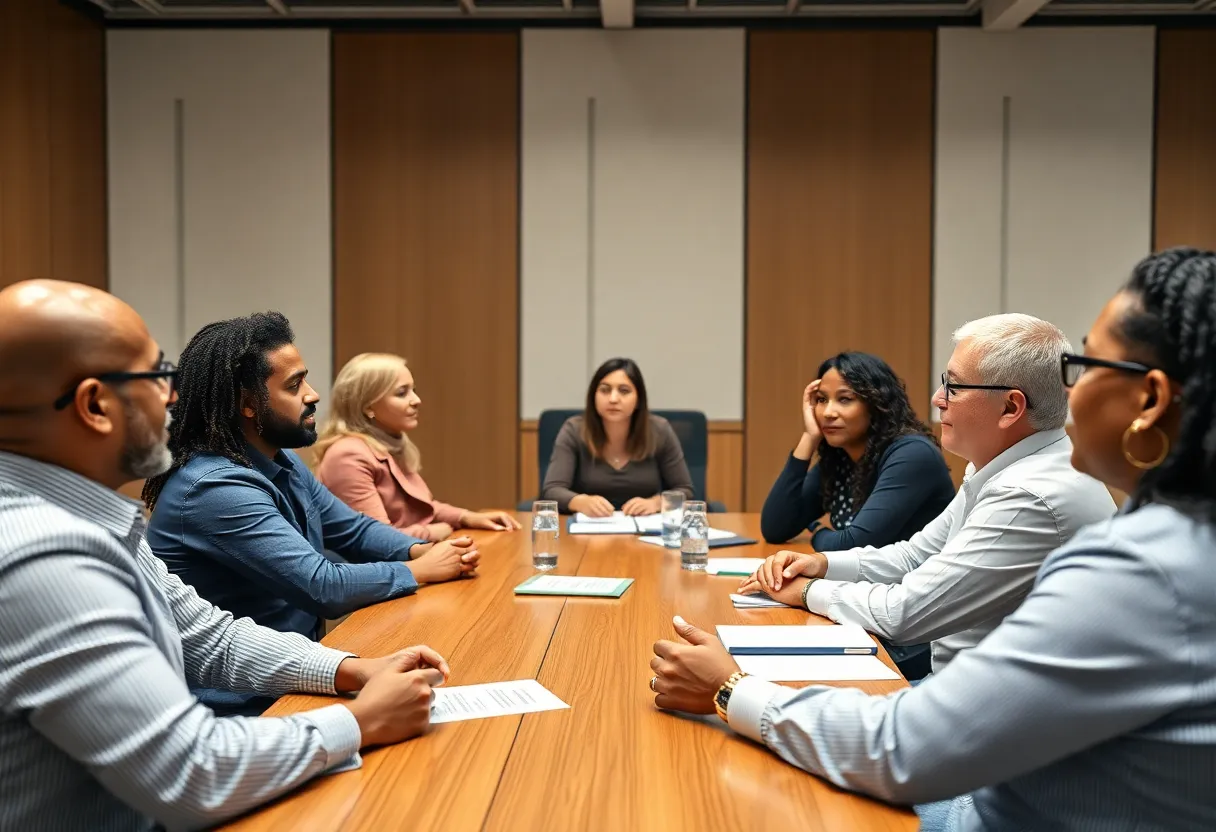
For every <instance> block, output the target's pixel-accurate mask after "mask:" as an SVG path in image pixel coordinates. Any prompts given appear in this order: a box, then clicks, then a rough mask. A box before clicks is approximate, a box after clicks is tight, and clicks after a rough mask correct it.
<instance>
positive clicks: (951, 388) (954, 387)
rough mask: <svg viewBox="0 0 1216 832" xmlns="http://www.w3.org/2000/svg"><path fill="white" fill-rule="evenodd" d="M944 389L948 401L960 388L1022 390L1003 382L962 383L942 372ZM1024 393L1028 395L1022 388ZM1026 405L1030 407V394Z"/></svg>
mask: <svg viewBox="0 0 1216 832" xmlns="http://www.w3.org/2000/svg"><path fill="white" fill-rule="evenodd" d="M942 389H943V390H945V391H946V401H950V400H951V399H952V398H954V394H955V392H956V391H958V390H1004V391H1006V392H1008V391H1010V390H1020V389H1021V388H1018V387H1008V386H1006V385H1003V384H960V383H959V382H957V381H951V380H950V379H949V378H947V377H946V374H945V373H942ZM1021 392H1022V395H1023V396H1026V391H1025V390H1022V391H1021ZM1026 406H1027V407H1030V396H1026Z"/></svg>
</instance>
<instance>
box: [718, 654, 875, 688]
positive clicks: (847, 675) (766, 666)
mask: <svg viewBox="0 0 1216 832" xmlns="http://www.w3.org/2000/svg"><path fill="white" fill-rule="evenodd" d="M735 661H736V662H738V664H739V669H740V670H742V671H743V672H744V673H750V674H752V675H753V676H756V677H757V678H760V679H765V680H766V681H769V682H864V681H875V680H887V679H898V678H899V674H898V673H896V672H895V671H893V670H891V668H889V667H887V666H886V665H885V664H883V663H882V661H881V660H880V659H879V658H878V657H877V656H736V657H735Z"/></svg>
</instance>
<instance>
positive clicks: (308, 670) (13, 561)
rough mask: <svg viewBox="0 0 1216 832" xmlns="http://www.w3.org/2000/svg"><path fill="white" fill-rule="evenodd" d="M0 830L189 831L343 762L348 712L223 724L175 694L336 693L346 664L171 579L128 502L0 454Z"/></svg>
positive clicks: (354, 733)
mask: <svg viewBox="0 0 1216 832" xmlns="http://www.w3.org/2000/svg"><path fill="white" fill-rule="evenodd" d="M0 610H3V613H2V614H0V829H55V830H89V832H94V830H101V831H102V832H108V830H136V829H148V828H150V827H151V826H152V825H153V823H154V822H159V823H160V824H162V825H163V826H165V827H166V828H168V829H171V830H176V829H197V828H200V827H204V826H212V825H214V824H215V823H218V822H219V821H222V820H224V819H226V818H229V817H232V816H233V815H237V814H240V813H241V812H244V811H246V810H248V809H250V808H252V807H254V806H257V805H258V804H260V803H264V802H266V801H268V800H270V799H272V798H274V797H275V796H277V795H279V794H282V793H283V792H285V791H287V790H288V789H291V788H292V787H294V786H297V785H299V784H300V783H303V782H304V781H305V780H308V779H309V778H310V777H312V776H314V775H316V774H318V773H319V772H321V771H324V770H325V769H327V768H330V767H332V766H334V765H336V764H338V763H340V762H343V761H344V760H346V759H347V758H349V757H351V755H353V754H354V752H355V751H357V750H358V748H359V741H360V734H359V724H358V723H357V722H356V721H355V717H354V715H353V714H352V713H351V712H350V710H349V709H348V708H346V707H345V706H343V705H330V706H329V707H325V708H320V709H318V710H315V711H309V712H307V713H302V714H297V715H295V716H290V717H285V718H280V719H262V718H244V717H230V718H226V719H218V718H216V716H215V714H213V713H212V712H211V710H210V709H208V708H206V707H205V706H203V705H200V704H199V703H198V700H196V699H195V698H194V697H193V696H191V695H190V690H189V687H188V685H194V686H197V687H214V688H227V689H229V690H235V691H251V692H255V693H262V694H268V695H272V696H277V695H280V694H284V693H287V692H289V691H293V690H298V691H306V692H312V693H329V694H332V693H333V692H334V675H335V674H336V672H337V669H338V664H339V663H340V662H341V661H342V660H343V659H344V658H345V657H346V656H347V655H348V654H345V653H340V652H338V651H336V650H331V649H329V648H327V647H322V646H321V645H319V644H314V643H312V642H310V641H309V640H308V639H306V638H304V637H303V636H301V635H297V634H294V633H291V634H288V633H279V632H275V631H274V630H269V629H266V628H265V627H259V626H258V625H256V624H254V623H253V621H251V620H250V619H248V618H241V619H234V618H233V617H232V615H231V614H229V613H227V612H224V611H223V610H220V609H216V608H215V607H213V606H212V605H211V604H209V603H207V602H206V601H204V600H202V599H201V598H199V597H198V594H197V593H196V592H195V591H194V590H193V589H191V588H190V587H188V586H186V585H185V584H183V583H182V582H181V581H180V580H179V579H178V578H176V577H174V576H172V575H170V574H169V572H168V571H167V570H166V569H165V565H164V564H163V563H161V562H160V561H159V560H157V559H156V558H155V557H153V556H152V552H151V551H150V550H149V549H148V544H147V543H146V542H145V540H144V519H143V512H142V511H141V510H140V506H139V504H138V503H135V502H133V501H131V500H128V499H126V498H125V497H123V496H121V495H119V494H117V493H115V492H113V491H111V490H110V489H108V488H105V487H104V486H102V485H100V484H98V483H96V482H93V481H92V480H88V479H85V478H84V477H81V476H79V475H77V474H74V473H72V472H70V471H67V470H65V469H63V468H58V467H56V466H53V465H47V464H44V463H41V462H35V461H33V460H30V459H26V458H24V457H20V456H14V455H12V454H6V453H0Z"/></svg>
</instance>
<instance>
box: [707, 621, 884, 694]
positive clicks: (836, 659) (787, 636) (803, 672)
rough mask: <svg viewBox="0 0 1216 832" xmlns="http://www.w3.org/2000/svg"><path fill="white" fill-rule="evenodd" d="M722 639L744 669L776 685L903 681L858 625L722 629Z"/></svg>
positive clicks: (735, 627)
mask: <svg viewBox="0 0 1216 832" xmlns="http://www.w3.org/2000/svg"><path fill="white" fill-rule="evenodd" d="M718 638H720V639H721V640H722V645H723V646H724V647H725V648H726V649H727V651H728V652H730V654H731V655H732V656H734V657H735V660H736V661H737V662H738V663H739V669H740V670H743V671H745V672H747V673H751V674H752V675H754V676H757V677H759V678H761V679H767V680H769V681H771V682H816V681H818V682H838V681H861V680H872V679H898V678H899V676H898V674H896V673H894V672H893V671H892V670H891V669H890V668H888V667H887V666H886V665H884V664H883V663H882V662H881V661H879V659H878V656H877V653H878V646H877V645H876V644H875V643H874V639H873V638H871V637H870V634H869V633H867V632H866V631H865V630H863V629H862V628H861V627H858V626H856V625H852V624H836V625H831V626H822V627H817V626H798V625H795V626H737V625H725V624H722V625H719V626H718Z"/></svg>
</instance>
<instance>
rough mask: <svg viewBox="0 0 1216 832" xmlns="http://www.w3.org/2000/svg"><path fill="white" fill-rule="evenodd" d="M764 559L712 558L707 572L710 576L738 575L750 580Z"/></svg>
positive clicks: (706, 569)
mask: <svg viewBox="0 0 1216 832" xmlns="http://www.w3.org/2000/svg"><path fill="white" fill-rule="evenodd" d="M762 563H764V558H710V559H709V565H707V566H706V567H705V571H706V573H707V574H710V575H738V576H739V577H740V578H748V577H751V575H752V574H753V573H754V572H755V571H756V570H757V569H759V568H760V565H761V564H762Z"/></svg>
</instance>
